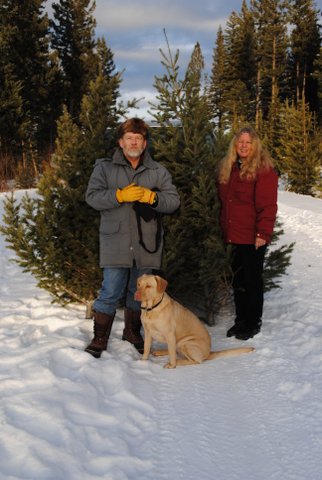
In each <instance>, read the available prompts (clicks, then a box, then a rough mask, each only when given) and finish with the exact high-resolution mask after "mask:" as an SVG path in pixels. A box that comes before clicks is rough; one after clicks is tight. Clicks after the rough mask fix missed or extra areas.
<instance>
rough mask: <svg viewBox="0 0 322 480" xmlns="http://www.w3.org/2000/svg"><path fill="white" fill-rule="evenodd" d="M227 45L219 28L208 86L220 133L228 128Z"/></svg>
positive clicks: (214, 119) (210, 101) (212, 111)
mask: <svg viewBox="0 0 322 480" xmlns="http://www.w3.org/2000/svg"><path fill="white" fill-rule="evenodd" d="M225 56H226V50H225V43H224V34H223V31H222V28H221V26H220V27H219V28H218V32H217V37H216V45H215V47H214V50H213V61H212V69H211V77H210V82H209V86H208V102H209V107H210V111H211V115H212V117H213V121H214V123H215V124H216V125H217V127H218V130H219V131H220V132H222V131H224V130H225V128H226V126H227V125H226V119H225V113H226V109H225V102H224V100H223V96H224V92H225V89H226V82H225V62H226V61H225Z"/></svg>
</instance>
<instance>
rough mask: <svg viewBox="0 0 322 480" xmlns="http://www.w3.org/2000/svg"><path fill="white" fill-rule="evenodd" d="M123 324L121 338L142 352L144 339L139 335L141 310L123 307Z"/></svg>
mask: <svg viewBox="0 0 322 480" xmlns="http://www.w3.org/2000/svg"><path fill="white" fill-rule="evenodd" d="M124 324H125V327H124V330H123V336H122V340H126V341H128V342H130V343H132V345H134V346H135V348H136V349H137V351H138V352H139V353H143V350H144V341H143V338H142V337H141V327H142V323H141V312H140V311H134V310H130V309H129V308H125V309H124Z"/></svg>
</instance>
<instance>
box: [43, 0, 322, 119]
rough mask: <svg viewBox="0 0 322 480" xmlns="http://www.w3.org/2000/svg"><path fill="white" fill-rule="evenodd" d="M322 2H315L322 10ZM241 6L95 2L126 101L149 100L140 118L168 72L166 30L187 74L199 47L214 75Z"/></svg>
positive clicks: (238, 0) (222, 1) (233, 0)
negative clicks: (218, 45) (222, 33)
mask: <svg viewBox="0 0 322 480" xmlns="http://www.w3.org/2000/svg"><path fill="white" fill-rule="evenodd" d="M321 2H322V0H319V1H317V2H316V5H317V6H318V7H319V8H321ZM47 3H48V4H50V3H52V1H48V2H47ZM248 3H249V2H248ZM241 5H242V0H229V1H228V0H96V10H95V18H96V21H97V27H96V35H97V36H100V37H104V38H105V40H106V43H107V45H108V46H109V47H110V48H111V50H112V52H113V54H114V61H115V64H116V67H117V69H118V70H119V71H123V70H124V73H123V81H122V84H121V93H122V97H123V98H124V100H127V99H131V98H133V97H136V98H141V97H145V100H144V101H142V102H141V103H140V106H141V108H140V110H138V112H139V113H138V114H139V115H141V116H142V115H143V116H144V117H145V118H148V117H149V115H148V113H147V109H148V101H151V100H153V98H154V97H155V94H156V90H155V89H154V87H153V83H154V77H155V75H162V74H163V73H164V72H165V70H164V67H163V66H162V65H161V54H160V48H161V49H162V50H164V51H166V48H167V46H166V40H165V36H164V29H165V30H166V33H167V37H168V40H169V43H170V47H171V49H172V51H173V52H175V51H176V50H177V49H179V52H180V60H179V64H180V67H181V68H182V71H183V72H184V70H185V67H186V65H187V62H188V60H189V58H190V55H191V53H192V50H193V47H194V45H195V44H196V42H199V43H200V45H201V49H202V52H203V55H204V57H205V63H206V71H207V72H209V71H210V69H211V62H212V54H213V48H214V46H215V40H216V35H217V30H218V27H219V26H220V25H221V26H222V28H225V23H226V21H227V18H228V17H229V15H230V14H231V13H232V12H233V11H234V10H235V11H237V12H239V11H240V10H241Z"/></svg>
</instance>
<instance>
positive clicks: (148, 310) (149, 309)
mask: <svg viewBox="0 0 322 480" xmlns="http://www.w3.org/2000/svg"><path fill="white" fill-rule="evenodd" d="M163 297H164V295H162V298H161V300H160V302H158V303H156V304H155V305H153V306H152V307H141V310H146V311H147V312H150V311H151V310H153V309H154V308H156V307H158V306H159V305H160V303H161V302H162V300H163Z"/></svg>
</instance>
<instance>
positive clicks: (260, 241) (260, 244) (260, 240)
mask: <svg viewBox="0 0 322 480" xmlns="http://www.w3.org/2000/svg"><path fill="white" fill-rule="evenodd" d="M264 245H266V240H264V239H263V238H261V237H256V240H255V248H256V250H257V249H258V248H259V247H263V246H264Z"/></svg>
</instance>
